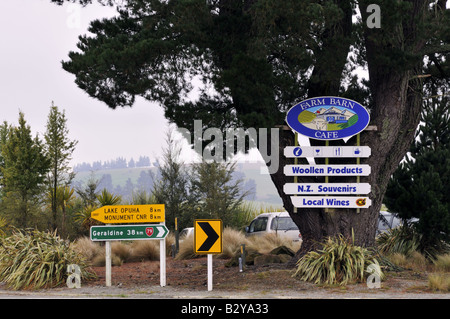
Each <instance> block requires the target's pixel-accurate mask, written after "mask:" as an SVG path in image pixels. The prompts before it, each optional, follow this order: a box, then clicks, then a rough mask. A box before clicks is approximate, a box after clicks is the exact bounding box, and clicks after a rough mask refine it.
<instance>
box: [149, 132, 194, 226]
mask: <svg viewBox="0 0 450 319" xmlns="http://www.w3.org/2000/svg"><path fill="white" fill-rule="evenodd" d="M180 152H181V148H180V145H179V143H178V142H177V141H175V140H174V135H173V131H172V130H169V131H168V132H167V134H166V148H165V149H164V151H163V156H162V161H161V162H160V163H159V165H158V173H157V176H156V177H154V176H152V177H153V178H154V179H155V180H154V182H153V189H152V195H153V196H154V197H155V201H156V203H159V204H164V205H165V212H166V225H167V226H168V227H169V228H171V229H174V228H175V218H181V217H182V215H183V214H184V213H186V210H187V208H188V206H189V197H188V187H189V179H188V175H187V172H186V170H185V166H184V163H183V162H182V161H181V159H180Z"/></svg>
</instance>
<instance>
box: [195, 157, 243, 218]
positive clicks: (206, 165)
mask: <svg viewBox="0 0 450 319" xmlns="http://www.w3.org/2000/svg"><path fill="white" fill-rule="evenodd" d="M234 170H235V164H233V163H217V162H206V161H202V162H201V163H196V164H194V165H193V168H192V173H191V187H190V192H191V196H192V197H194V198H195V199H196V201H197V207H198V208H199V209H198V212H197V214H196V216H194V218H212V219H222V221H223V223H224V225H226V226H232V223H233V221H234V219H235V217H236V215H237V214H236V213H237V211H238V208H239V206H240V205H241V204H242V201H243V199H244V198H245V197H246V196H247V195H248V192H244V191H243V190H242V180H240V179H237V180H236V179H234V178H233V173H234ZM192 219H193V218H192ZM192 222H193V220H191V224H192Z"/></svg>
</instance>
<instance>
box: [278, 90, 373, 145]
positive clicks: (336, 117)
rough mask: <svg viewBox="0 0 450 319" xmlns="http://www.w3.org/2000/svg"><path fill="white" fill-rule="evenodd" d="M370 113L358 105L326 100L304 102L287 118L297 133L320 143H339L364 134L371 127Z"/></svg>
mask: <svg viewBox="0 0 450 319" xmlns="http://www.w3.org/2000/svg"><path fill="white" fill-rule="evenodd" d="M369 120H370V116H369V112H367V110H366V109H365V108H364V107H363V106H362V105H361V104H359V103H358V102H355V101H352V100H349V99H345V98H340V97H334V96H323V97H316V98H311V99H307V100H304V101H302V102H300V103H298V104H297V105H295V106H293V107H292V108H291V109H290V110H289V111H288V112H287V116H286V122H287V124H288V125H289V126H290V127H291V128H292V129H293V130H294V131H296V132H298V133H300V134H302V135H305V136H307V137H309V138H313V139H318V140H339V139H343V138H347V137H351V136H353V135H356V134H358V133H360V132H361V131H363V130H364V129H365V128H366V127H367V125H369Z"/></svg>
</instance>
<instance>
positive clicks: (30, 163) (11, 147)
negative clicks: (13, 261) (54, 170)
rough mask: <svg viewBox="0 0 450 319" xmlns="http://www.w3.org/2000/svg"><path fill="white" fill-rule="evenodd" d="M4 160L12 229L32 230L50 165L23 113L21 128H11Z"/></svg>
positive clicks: (7, 212) (7, 211)
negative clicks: (34, 213) (35, 211)
mask: <svg viewBox="0 0 450 319" xmlns="http://www.w3.org/2000/svg"><path fill="white" fill-rule="evenodd" d="M2 156H3V160H4V167H2V173H3V192H4V198H3V204H4V211H5V213H6V214H7V216H8V217H9V219H10V221H11V223H12V225H14V226H16V227H23V228H26V227H29V226H31V219H32V213H33V209H36V207H37V204H38V203H39V201H40V197H41V196H40V195H42V194H43V191H44V185H45V175H46V174H47V172H48V170H49V164H50V161H49V159H48V157H47V156H46V155H45V152H44V146H43V144H42V142H41V140H40V139H39V138H38V136H36V137H35V138H33V137H32V136H31V129H30V126H29V125H27V124H26V121H25V116H24V114H23V113H22V112H20V113H19V126H17V127H11V128H10V130H9V133H8V136H7V138H6V142H5V143H4V144H3V145H2ZM37 217H38V216H37Z"/></svg>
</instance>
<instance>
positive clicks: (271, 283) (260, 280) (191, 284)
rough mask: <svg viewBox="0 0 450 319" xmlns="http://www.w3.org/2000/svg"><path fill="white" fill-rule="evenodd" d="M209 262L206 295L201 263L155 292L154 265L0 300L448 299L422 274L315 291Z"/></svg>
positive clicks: (170, 268)
mask: <svg viewBox="0 0 450 319" xmlns="http://www.w3.org/2000/svg"><path fill="white" fill-rule="evenodd" d="M226 262H227V261H226V260H220V259H214V266H213V283H214V285H213V290H212V291H207V266H206V258H197V259H192V260H187V261H175V260H173V259H171V258H168V259H167V269H166V271H167V277H166V278H167V279H166V281H167V286H165V287H160V285H159V283H160V281H159V262H155V261H145V262H137V263H125V264H123V265H122V266H119V267H113V268H112V286H111V287H106V286H105V272H104V267H96V268H93V270H94V272H95V273H96V274H97V279H96V280H91V281H88V282H83V283H82V286H81V288H78V289H76V288H72V289H70V288H68V287H66V286H63V287H59V288H53V289H42V290H38V291H11V290H8V289H6V287H4V286H1V285H0V298H3V299H6V298H22V299H25V298H33V299H34V298H46V299H48V298H56V299H66V298H71V299H74V298H83V299H98V298H100V299H111V298H121V299H147V298H150V299H204V298H217V299H251V300H256V299H354V298H357V299H450V293H442V292H433V291H431V290H430V289H429V288H428V279H427V274H426V273H415V272H412V271H404V272H400V273H388V274H387V278H386V280H385V281H383V282H382V283H381V288H379V289H369V288H368V287H367V285H366V284H365V283H360V284H351V285H347V286H343V287H341V286H333V287H330V286H320V285H315V284H312V283H308V282H303V281H300V280H298V279H296V278H293V277H292V271H293V270H292V269H286V268H285V266H284V265H283V264H271V265H269V266H248V267H247V268H246V269H245V271H244V272H239V270H238V268H237V267H226V266H225V264H226Z"/></svg>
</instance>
